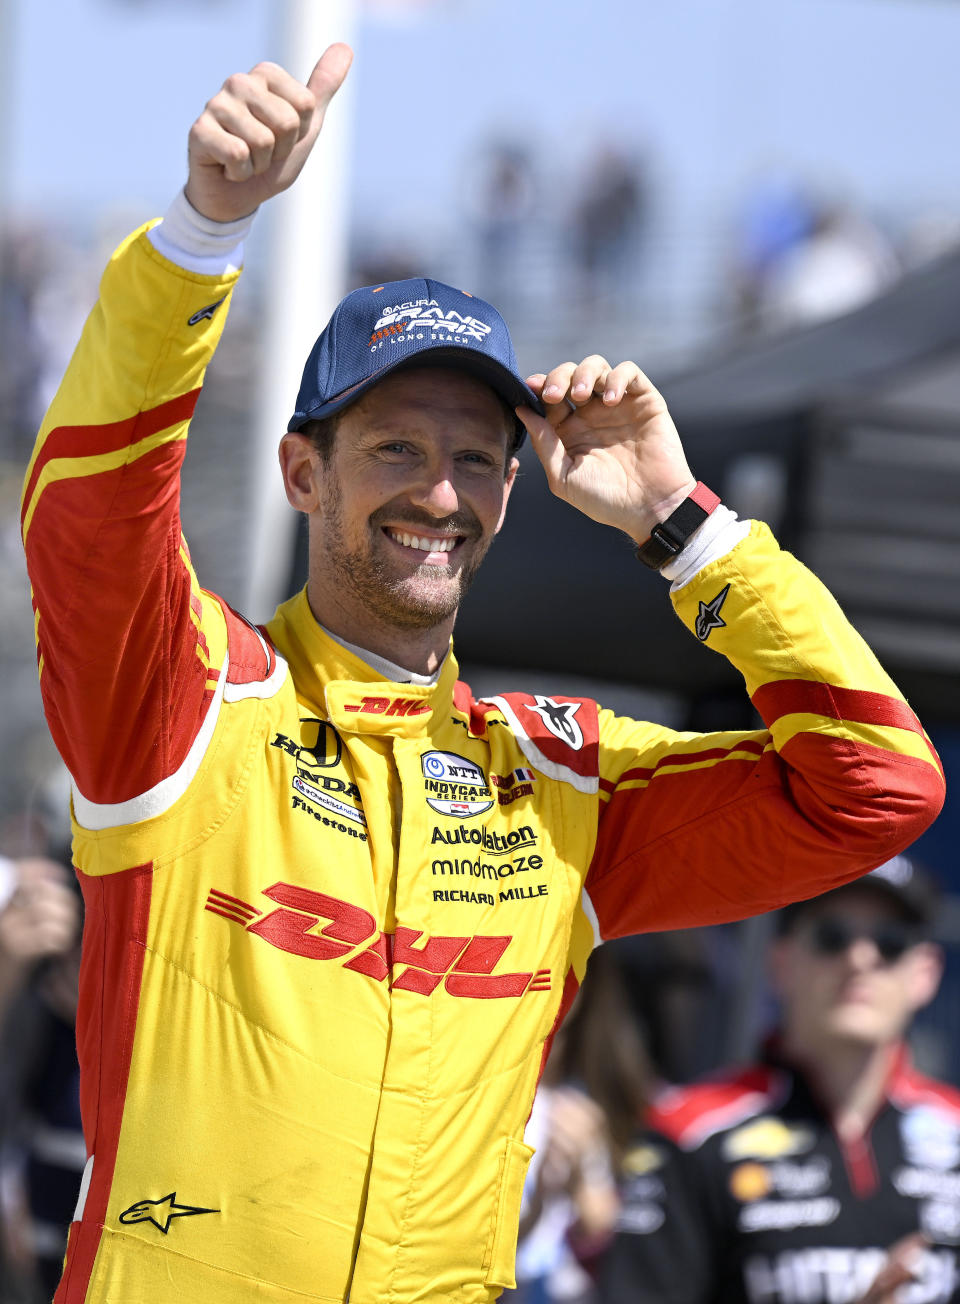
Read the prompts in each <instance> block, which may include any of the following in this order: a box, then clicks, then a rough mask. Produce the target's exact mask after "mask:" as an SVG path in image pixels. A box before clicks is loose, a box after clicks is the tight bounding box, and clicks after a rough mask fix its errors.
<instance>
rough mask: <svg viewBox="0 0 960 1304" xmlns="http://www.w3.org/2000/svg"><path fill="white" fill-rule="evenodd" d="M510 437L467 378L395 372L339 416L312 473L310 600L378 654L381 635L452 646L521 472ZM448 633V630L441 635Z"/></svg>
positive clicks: (490, 397) (502, 419)
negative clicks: (459, 616)
mask: <svg viewBox="0 0 960 1304" xmlns="http://www.w3.org/2000/svg"><path fill="white" fill-rule="evenodd" d="M512 434H513V425H512V421H511V420H510V417H509V413H508V412H507V410H506V408H505V406H504V405H503V404H502V403H501V402H500V400H499V398H498V397H497V395H496V394H495V393H494V391H493V390H492V389H490V388H489V387H488V386H487V385H485V384H483V383H482V382H481V381H479V380H477V379H475V378H474V377H473V376H471V375H469V374H467V373H466V372H460V371H452V370H448V369H446V368H439V367H434V368H430V367H422V368H416V369H412V370H409V371H400V372H396V373H394V374H393V375H391V376H388V377H386V378H385V379H384V380H383V381H381V382H380V384H378V385H376V386H374V387H373V388H372V389H371V390H369V391H368V392H367V393H366V394H365V395H364V396H363V397H362V398H361V399H359V400H358V401H357V402H356V403H355V404H354V405H353V406H351V407H349V408H348V409H346V411H345V412H344V413H343V414H342V416H341V418H340V420H339V422H338V424H337V428H336V434H335V437H334V441H333V448H332V451H331V453H330V455H329V458H327V459H326V460H324V459H323V458H320V457H317V458H316V459H315V461H314V465H313V475H314V482H315V485H316V491H317V510H316V511H314V512H312V513H311V515H310V531H311V533H310V552H311V567H310V599H311V603H312V604H313V605H314V609H315V613H316V614H317V615H318V617H319V618H320V619H321V621H323V620H324V615H325V613H330V612H333V611H335V612H337V621H336V623H337V625H338V626H339V631H340V632H343V631H344V630H346V629H348V630H349V633H347V634H346V635H345V636H346V637H348V638H349V639H350V641H352V642H356V643H358V644H360V645H361V646H363V647H368V648H375V647H376V643H377V634H378V633H381V632H382V630H383V629H384V628H387V627H392V628H394V629H406V630H432V629H435V628H437V627H438V626H439V627H444V629H445V633H444V637H445V638H446V637H449V629H450V628H452V623H453V617H454V615H455V613H456V610H457V607H458V606H459V604H460V601H461V599H462V598H463V595H464V594H465V593H466V591H467V589H468V588H469V586H470V583H471V581H472V580H473V577H474V575H475V574H476V572H477V568H478V567H479V565H480V562H481V561H482V559H483V557H484V555H485V553H486V551H487V549H488V548H489V546H490V544H491V543H492V541H493V538H494V535H495V534H496V533H497V531H498V530H499V529H500V525H501V523H502V521H503V516H504V512H505V510H506V505H507V499H508V497H509V494H510V489H511V487H512V485H513V480H514V476H515V474H516V469H517V462H516V459H515V458H512V457H511V456H510V452H509V449H510V446H511V442H512ZM447 626H449V628H446V627H447Z"/></svg>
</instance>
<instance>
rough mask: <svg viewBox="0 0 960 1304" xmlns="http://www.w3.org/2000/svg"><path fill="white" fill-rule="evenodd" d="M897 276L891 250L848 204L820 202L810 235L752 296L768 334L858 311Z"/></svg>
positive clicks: (785, 255) (786, 253) (782, 258)
mask: <svg viewBox="0 0 960 1304" xmlns="http://www.w3.org/2000/svg"><path fill="white" fill-rule="evenodd" d="M899 276H900V265H899V263H898V261H897V257H896V254H895V253H894V250H893V247H892V246H891V244H890V243H889V241H888V240H887V239H886V237H885V236H884V235H883V233H882V232H881V230H880V228H879V227H878V226H877V225H876V224H875V223H874V222H871V221H870V220H869V219H868V218H867V217H866V216H864V214H862V213H859V212H857V211H856V210H855V209H854V208H853V207H852V206H851V205H850V204H846V203H841V202H832V201H829V200H822V201H820V202H819V203H817V204H816V205H815V207H814V210H813V214H812V220H811V225H810V231H809V233H808V234H807V235H806V236H805V237H804V238H803V239H801V240H798V241H797V242H796V243H794V244H793V245H792V246H791V247H790V248H788V249H787V250H785V251H784V252H783V253H782V255H781V256H780V257H779V258H777V259H776V260H775V261H774V262H773V263H772V264H771V265H770V266H769V267H768V268H767V270H766V274H765V275H764V277H763V279H762V282H761V284H760V288H759V292H758V295H757V313H758V317H759V323H760V325H761V327H762V328H763V329H764V330H767V331H787V330H797V329H799V328H800V327H803V326H811V325H813V324H814V323H815V322H819V321H827V320H829V319H830V318H832V317H840V316H842V315H843V314H844V313H847V312H853V311H854V310H855V309H857V308H861V307H863V305H864V304H866V303H869V302H870V300H871V299H875V298H876V297H877V295H878V294H882V293H883V291H884V290H886V289H889V287H890V286H891V285H893V284H894V283H895V281H897V279H898V278H899Z"/></svg>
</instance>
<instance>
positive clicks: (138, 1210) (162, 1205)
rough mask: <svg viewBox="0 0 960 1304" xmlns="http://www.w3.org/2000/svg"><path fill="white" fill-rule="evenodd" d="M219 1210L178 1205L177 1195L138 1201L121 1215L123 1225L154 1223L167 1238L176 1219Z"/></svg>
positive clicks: (172, 1193)
mask: <svg viewBox="0 0 960 1304" xmlns="http://www.w3.org/2000/svg"><path fill="white" fill-rule="evenodd" d="M219 1212H220V1210H219V1209H201V1208H200V1207H199V1206H198V1205H195V1204H177V1193H176V1191H171V1192H170V1194H169V1195H164V1196H161V1198H160V1199H159V1200H138V1201H137V1203H136V1204H132V1205H131V1206H130V1208H129V1209H124V1211H123V1213H122V1214H121V1215H120V1221H121V1222H122V1223H141V1222H148V1223H153V1225H154V1227H158V1228H159V1229H160V1231H162V1232H163V1234H164V1236H166V1234H167V1232H168V1231H169V1230H170V1224H171V1222H172V1221H173V1219H174V1218H192V1217H193V1216H194V1215H195V1214H198V1213H219Z"/></svg>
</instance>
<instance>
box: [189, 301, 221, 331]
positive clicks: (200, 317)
mask: <svg viewBox="0 0 960 1304" xmlns="http://www.w3.org/2000/svg"><path fill="white" fill-rule="evenodd" d="M226 299H227V296H226V295H224V296H223V298H222V299H218V300H217V302H216V303H208V304H207V306H206V307H205V308H201V309H200V310H199V311H198V312H195V313H194V314H193V316H192V317H188V318H187V325H188V326H199V324H200V322H202V321H213V314H214V313H215V312H216V311H217V309H218V308H219V307H220V305H221V304H222V303H225V302H226Z"/></svg>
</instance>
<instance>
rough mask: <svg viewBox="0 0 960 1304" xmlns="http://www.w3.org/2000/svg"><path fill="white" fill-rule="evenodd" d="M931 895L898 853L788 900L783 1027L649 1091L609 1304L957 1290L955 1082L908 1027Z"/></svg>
mask: <svg viewBox="0 0 960 1304" xmlns="http://www.w3.org/2000/svg"><path fill="white" fill-rule="evenodd" d="M935 900H936V897H935V893H934V891H933V888H932V885H931V882H930V879H929V877H928V876H927V875H925V873H924V871H922V870H920V869H919V868H918V867H917V865H916V864H915V863H914V862H913V861H911V860H910V859H908V858H907V857H906V856H897V857H896V858H895V859H894V860H892V861H890V862H888V863H887V864H885V865H883V866H881V867H880V868H879V869H876V870H874V871H873V872H872V873H871V874H868V875H867V876H866V877H864V878H862V879H858V880H857V881H856V882H855V883H851V884H848V885H846V886H844V887H841V888H839V889H836V890H835V891H832V892H829V893H827V894H825V895H823V896H820V897H817V898H814V899H812V900H810V901H806V902H802V903H800V904H799V905H796V906H792V907H790V908H788V909H787V910H785V911H783V912H781V916H780V918H779V921H778V924H779V936H778V937H777V938H776V939H775V940H774V941H773V942H772V943H771V946H770V954H769V960H770V971H771V976H772V981H773V985H774V988H775V990H776V993H777V995H778V998H779V1002H780V1006H781V1011H782V1016H781V1022H780V1028H779V1031H778V1033H777V1034H776V1035H775V1036H774V1037H773V1038H772V1039H771V1041H770V1042H769V1044H768V1045H767V1046H766V1049H765V1052H764V1055H763V1058H762V1060H761V1061H760V1062H759V1063H757V1064H755V1065H753V1066H750V1067H747V1068H738V1069H735V1070H731V1071H729V1072H726V1073H721V1074H716V1075H713V1076H712V1077H709V1078H707V1079H705V1080H703V1081H702V1082H700V1083H698V1084H695V1085H693V1086H690V1087H678V1088H673V1089H671V1090H669V1091H667V1092H665V1093H664V1094H663V1095H662V1096H661V1097H660V1099H659V1100H658V1101H657V1102H656V1104H655V1106H654V1108H653V1109H652V1110H651V1112H650V1115H649V1125H650V1130H649V1131H648V1132H647V1133H646V1134H645V1135H643V1136H642V1137H641V1138H640V1139H639V1140H638V1141H637V1143H636V1145H635V1146H634V1147H633V1149H632V1150H631V1151H630V1153H629V1154H628V1155H627V1158H626V1162H625V1164H624V1185H623V1198H624V1207H623V1211H622V1213H621V1216H620V1220H619V1230H618V1232H617V1235H616V1237H615V1239H614V1242H613V1245H612V1246H611V1248H610V1251H609V1253H608V1254H607V1256H606V1259H605V1262H604V1264H603V1267H602V1284H603V1289H602V1300H603V1304H881V1302H882V1304H886V1302H887V1301H888V1300H893V1299H896V1300H898V1301H902V1302H903V1304H956V1302H957V1301H960V1092H957V1091H956V1090H955V1089H954V1088H953V1087H951V1086H947V1085H945V1084H944V1083H941V1082H937V1081H934V1080H933V1079H931V1078H928V1077H925V1076H923V1075H922V1074H920V1073H919V1072H917V1070H916V1069H915V1068H914V1067H913V1065H912V1063H911V1058H910V1055H909V1052H908V1051H907V1048H906V1046H905V1041H904V1039H905V1037H906V1034H907V1031H908V1028H909V1026H910V1022H911V1019H912V1017H913V1015H914V1014H915V1013H916V1012H917V1011H918V1010H919V1009H921V1008H922V1007H923V1006H924V1005H926V1004H927V1003H928V1002H929V1001H930V1000H932V999H933V997H934V995H935V994H936V991H937V986H938V983H939V980H940V975H941V970H942V963H943V961H942V955H941V952H940V949H939V947H938V946H936V945H935V944H934V943H933V942H932V941H931V940H930V935H931V926H932V923H933V919H934V910H935ZM898 1283H906V1285H905V1286H904V1288H903V1291H902V1293H899V1294H893V1295H891V1294H890V1291H891V1290H892V1289H893V1288H894V1287H895V1286H896V1285H897V1284H898Z"/></svg>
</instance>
